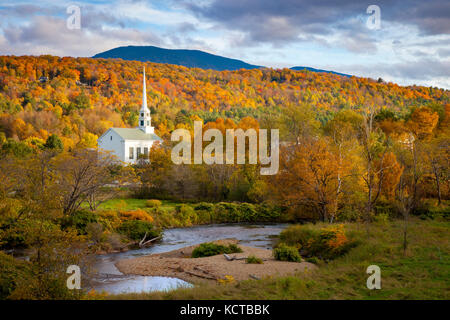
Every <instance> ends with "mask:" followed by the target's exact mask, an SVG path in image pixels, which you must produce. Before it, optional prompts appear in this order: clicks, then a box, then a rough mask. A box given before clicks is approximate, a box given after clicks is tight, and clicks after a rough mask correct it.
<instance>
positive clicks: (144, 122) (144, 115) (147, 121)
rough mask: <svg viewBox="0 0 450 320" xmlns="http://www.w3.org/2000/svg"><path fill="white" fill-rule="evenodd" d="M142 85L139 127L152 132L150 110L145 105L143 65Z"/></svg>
mask: <svg viewBox="0 0 450 320" xmlns="http://www.w3.org/2000/svg"><path fill="white" fill-rule="evenodd" d="M142 82H143V86H142V107H141V110H140V111H139V129H141V130H142V131H144V132H145V133H153V132H154V128H153V127H152V126H151V118H150V110H149V109H148V107H147V87H146V85H145V67H144V76H143V80H142Z"/></svg>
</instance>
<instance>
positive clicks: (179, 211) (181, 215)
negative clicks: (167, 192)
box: [175, 204, 197, 226]
mask: <svg viewBox="0 0 450 320" xmlns="http://www.w3.org/2000/svg"><path fill="white" fill-rule="evenodd" d="M175 218H176V219H178V220H179V221H180V222H181V225H182V226H190V225H192V224H195V223H196V222H197V215H196V213H195V211H194V209H193V208H192V207H191V206H190V205H187V204H179V205H177V206H176V207H175Z"/></svg>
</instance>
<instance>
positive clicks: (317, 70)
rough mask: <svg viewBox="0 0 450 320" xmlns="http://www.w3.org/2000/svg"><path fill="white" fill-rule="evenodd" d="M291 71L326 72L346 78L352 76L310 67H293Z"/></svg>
mask: <svg viewBox="0 0 450 320" xmlns="http://www.w3.org/2000/svg"><path fill="white" fill-rule="evenodd" d="M291 70H297V71H298V70H308V71H311V72H326V73H332V74H337V75H339V76H344V77H351V75H350V74H345V73H340V72H335V71H329V70H322V69H315V68H310V67H292V68H291Z"/></svg>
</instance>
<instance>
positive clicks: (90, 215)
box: [62, 210, 99, 234]
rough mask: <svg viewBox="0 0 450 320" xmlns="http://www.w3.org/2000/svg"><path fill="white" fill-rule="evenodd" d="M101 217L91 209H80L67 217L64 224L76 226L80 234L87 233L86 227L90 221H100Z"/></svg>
mask: <svg viewBox="0 0 450 320" xmlns="http://www.w3.org/2000/svg"><path fill="white" fill-rule="evenodd" d="M98 220H99V217H98V215H97V213H95V212H92V211H89V210H78V211H76V212H75V213H74V214H73V215H72V216H70V217H68V218H66V219H65V220H64V221H63V222H62V225H63V226H65V227H67V226H72V227H75V228H76V229H77V231H78V233H79V234H86V233H87V231H86V227H87V225H88V224H90V223H96V222H98Z"/></svg>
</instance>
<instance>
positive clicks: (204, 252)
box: [192, 242, 242, 258]
mask: <svg viewBox="0 0 450 320" xmlns="http://www.w3.org/2000/svg"><path fill="white" fill-rule="evenodd" d="M239 252H242V249H241V248H239V247H238V246H237V245H235V244H230V245H229V246H224V245H220V244H215V243H212V242H205V243H202V244H201V245H199V246H198V247H197V248H195V249H194V250H193V251H192V258H200V257H210V256H215V255H218V254H223V253H239Z"/></svg>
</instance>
